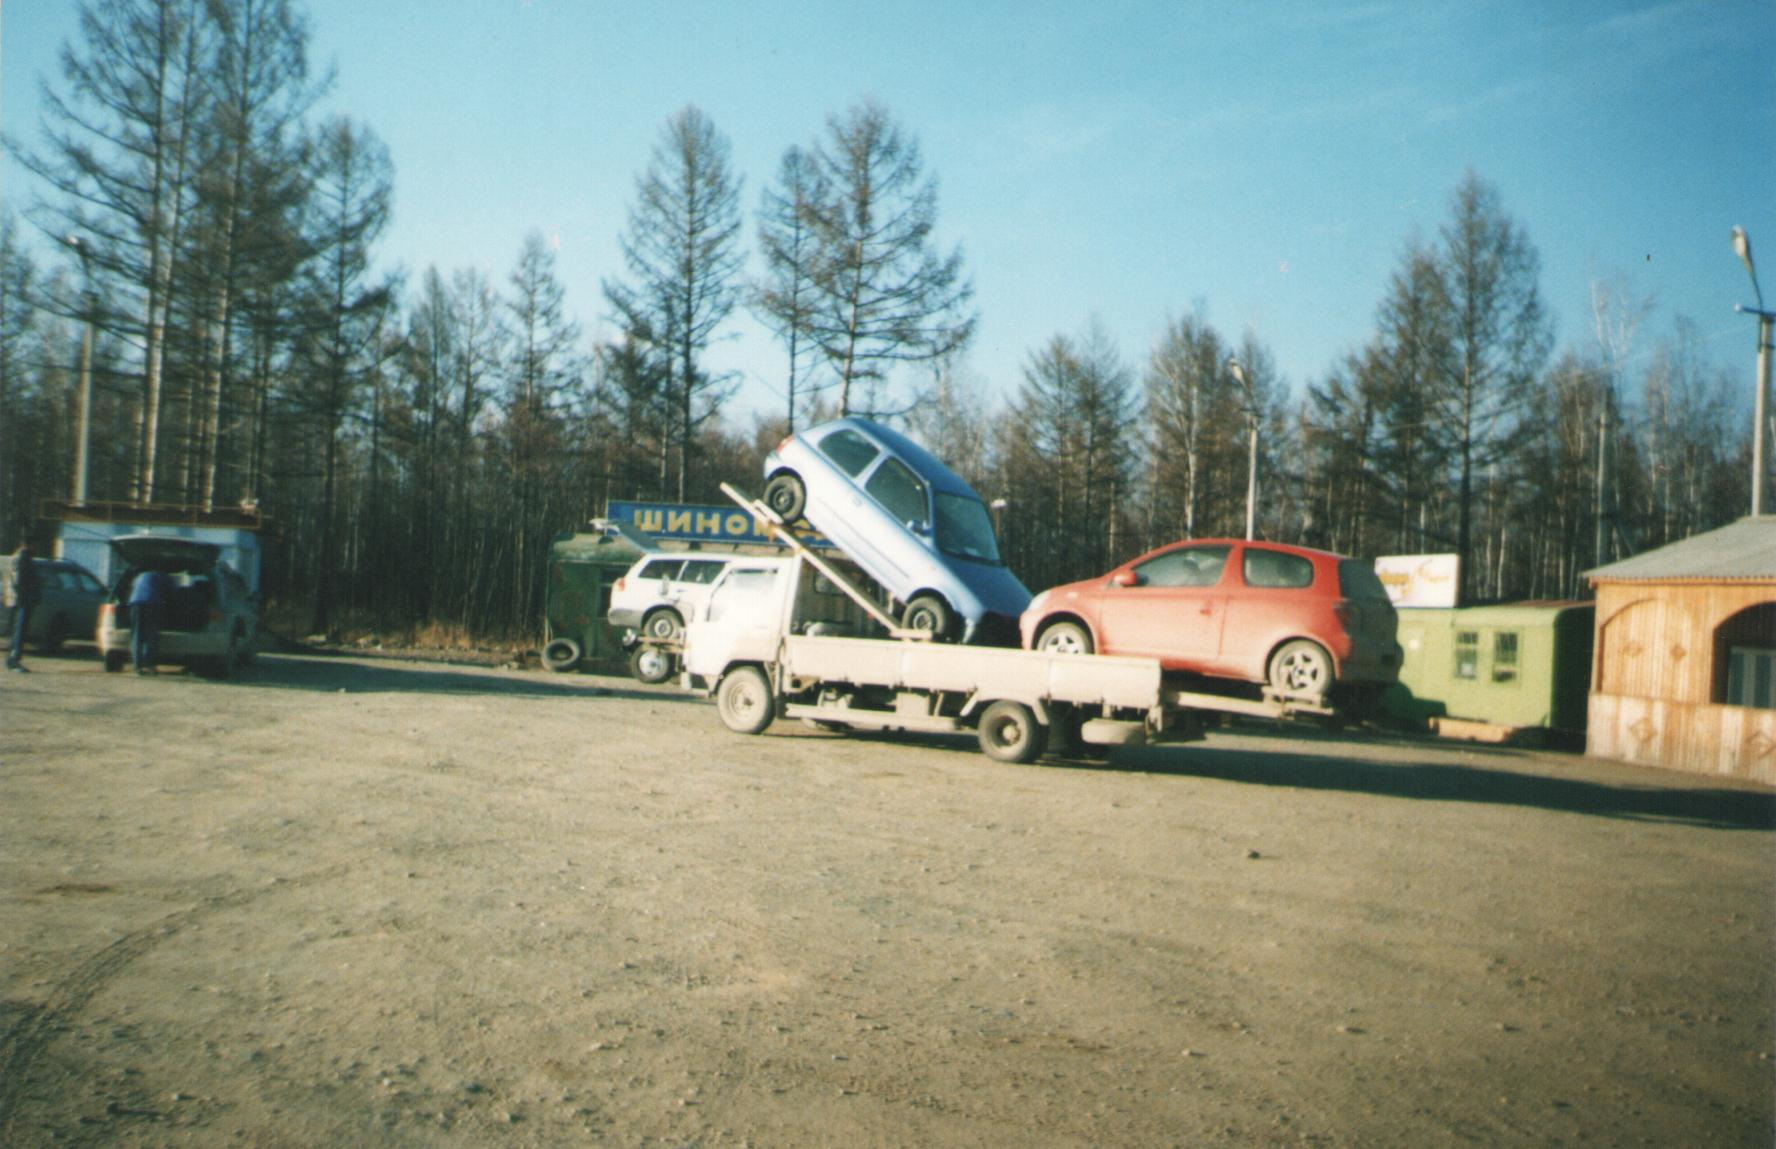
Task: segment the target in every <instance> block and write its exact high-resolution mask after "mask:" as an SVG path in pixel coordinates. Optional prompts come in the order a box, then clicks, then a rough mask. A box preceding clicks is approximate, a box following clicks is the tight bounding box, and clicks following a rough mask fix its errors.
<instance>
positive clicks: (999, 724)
mask: <svg viewBox="0 0 1776 1149" xmlns="http://www.w3.org/2000/svg"><path fill="white" fill-rule="evenodd" d="M1047 734H1048V732H1047V730H1046V728H1044V727H1043V725H1042V723H1040V722H1038V721H1036V714H1035V712H1034V711H1032V710H1031V709H1030V708H1029V707H1028V706H1025V705H1024V704H1023V703H1021V702H1012V701H1011V700H1010V699H1006V698H1001V699H1000V700H999V701H998V702H995V703H993V704H992V705H991V706H989V707H987V709H986V710H985V711H984V712H983V713H982V714H981V720H980V747H981V752H982V753H984V754H985V755H986V756H987V757H988V758H991V759H993V760H994V761H995V762H1015V763H1018V764H1020V765H1021V764H1023V763H1026V762H1034V761H1036V759H1038V758H1040V757H1042V750H1043V747H1044V746H1045V745H1046V744H1047V742H1048V737H1047Z"/></svg>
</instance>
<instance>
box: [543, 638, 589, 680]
mask: <svg viewBox="0 0 1776 1149" xmlns="http://www.w3.org/2000/svg"><path fill="white" fill-rule="evenodd" d="M579 664H580V644H579V643H577V642H575V641H574V640H573V639H571V638H552V639H550V640H549V641H548V642H547V643H546V644H545V645H544V646H543V667H544V668H545V669H547V670H552V671H554V672H555V673H556V674H566V673H567V672H568V671H570V670H572V669H573V668H574V667H576V666H578V665H579Z"/></svg>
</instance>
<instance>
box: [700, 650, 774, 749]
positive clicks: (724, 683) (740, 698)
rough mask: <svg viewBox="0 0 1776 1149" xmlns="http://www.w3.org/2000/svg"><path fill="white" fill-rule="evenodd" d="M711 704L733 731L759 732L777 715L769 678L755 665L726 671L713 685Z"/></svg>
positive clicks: (744, 732) (737, 732)
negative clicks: (714, 685)
mask: <svg viewBox="0 0 1776 1149" xmlns="http://www.w3.org/2000/svg"><path fill="white" fill-rule="evenodd" d="M715 708H716V710H717V711H719V712H720V713H721V720H722V722H723V724H724V725H726V726H727V728H728V729H729V730H732V731H733V732H734V733H736V734H762V733H764V730H765V727H767V726H769V725H771V720H772V719H773V718H776V717H777V702H776V700H775V699H774V698H772V697H771V683H770V680H769V679H767V678H766V677H765V672H764V671H762V670H760V669H759V668H758V667H756V666H742V667H739V668H737V669H734V670H730V671H728V673H727V676H726V677H725V678H723V679H722V680H721V685H720V686H719V687H717V688H716V691H715Z"/></svg>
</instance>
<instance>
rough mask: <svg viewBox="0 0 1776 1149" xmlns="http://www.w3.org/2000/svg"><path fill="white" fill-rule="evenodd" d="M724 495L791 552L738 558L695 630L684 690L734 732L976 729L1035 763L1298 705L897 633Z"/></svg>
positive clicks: (1142, 668)
mask: <svg viewBox="0 0 1776 1149" xmlns="http://www.w3.org/2000/svg"><path fill="white" fill-rule="evenodd" d="M723 490H724V491H725V492H726V493H727V494H728V496H729V497H730V498H732V499H734V501H735V502H737V503H739V504H740V505H741V506H742V507H744V508H745V509H746V510H748V511H749V512H751V513H752V514H753V515H754V517H755V518H757V519H758V520H759V521H760V522H761V523H764V524H767V525H768V526H769V527H770V528H771V529H772V530H773V532H774V533H775V535H776V536H777V538H778V539H779V541H781V542H782V543H784V545H785V546H786V547H787V548H788V549H789V553H788V554H787V555H785V556H784V557H781V558H761V559H756V560H742V561H737V562H734V563H732V564H730V566H729V569H728V570H727V572H725V573H724V574H723V575H722V576H721V579H720V580H719V581H718V582H717V584H716V587H715V589H714V591H713V592H712V593H711V595H710V599H709V602H708V604H707V605H706V606H705V607H704V609H703V610H702V611H700V612H699V613H698V615H697V617H696V618H695V619H694V620H692V622H691V623H690V625H689V626H688V628H687V630H686V635H685V651H684V676H683V681H684V684H685V685H686V687H687V688H689V689H692V690H698V691H701V692H704V693H707V694H713V695H714V697H715V700H716V706H717V709H718V711H719V712H720V714H721V719H722V722H723V723H724V724H726V725H727V727H728V728H729V729H730V730H734V731H736V732H737V733H742V734H759V733H762V732H763V731H764V730H765V729H766V728H767V727H769V726H770V725H771V723H772V722H773V721H775V720H776V719H777V718H779V717H782V718H799V719H802V720H804V721H806V722H808V723H810V724H813V725H816V726H820V727H823V728H827V729H854V728H863V729H876V730H908V731H919V732H928V733H968V732H973V733H974V734H975V736H976V737H977V738H978V739H979V742H980V747H981V749H982V751H984V752H985V753H986V754H987V755H988V756H989V757H992V758H994V759H997V760H999V761H1002V762H1031V761H1034V760H1035V759H1036V758H1037V757H1039V756H1040V755H1041V754H1042V752H1043V751H1044V749H1046V748H1047V747H1048V745H1049V744H1050V742H1051V739H1052V738H1053V736H1054V735H1056V734H1058V735H1059V739H1057V740H1058V741H1061V742H1064V743H1067V744H1075V743H1080V744H1083V746H1084V747H1085V748H1089V747H1093V746H1098V747H1104V746H1116V745H1134V744H1141V743H1150V742H1187V741H1195V740H1198V739H1200V738H1201V737H1202V731H1201V723H1200V718H1201V715H1202V714H1203V713H1205V712H1210V711H1221V712H1228V711H1232V712H1236V713H1245V714H1253V715H1259V716H1263V717H1287V716H1288V715H1289V714H1290V713H1291V712H1292V709H1291V705H1290V704H1289V703H1287V702H1279V701H1266V702H1255V701H1254V702H1249V701H1245V700H1241V699H1230V698H1222V697H1220V696H1217V695H1207V694H1192V693H1186V692H1182V691H1178V690H1174V689H1171V688H1169V687H1168V686H1167V684H1166V682H1165V678H1164V675H1163V673H1162V672H1161V669H1160V664H1159V661H1158V660H1157V659H1152V658H1122V657H1111V656H1105V655H1077V654H1048V653H1043V652H1040V651H1029V650H1007V649H1000V648H994V647H978V646H959V645H950V644H945V643H939V642H932V641H929V635H928V634H926V633H925V632H923V631H904V630H900V629H899V628H898V627H897V626H896V624H895V622H894V620H893V618H892V617H891V616H890V615H889V614H888V613H887V612H886V611H884V610H882V609H881V607H880V606H879V605H877V604H876V603H875V602H874V601H873V600H872V599H871V597H870V596H869V595H868V594H867V593H865V592H864V591H863V590H861V589H860V588H859V587H858V586H857V585H856V583H855V582H854V581H853V579H852V578H850V577H849V576H848V574H847V573H846V571H845V570H844V564H843V562H842V560H836V559H835V557H834V556H832V555H831V554H830V553H829V554H826V555H821V554H818V553H816V552H814V551H813V550H811V549H810V548H808V547H806V546H804V545H803V544H802V543H801V541H800V540H799V539H798V538H797V537H796V536H795V534H794V533H793V532H792V531H790V530H789V529H787V528H786V527H785V526H784V525H783V524H782V523H781V522H780V521H779V520H778V519H777V517H776V516H775V515H774V514H773V513H772V512H771V511H770V509H769V508H768V507H766V506H765V505H764V504H763V503H762V502H757V501H754V500H750V499H747V498H746V497H745V496H743V495H741V494H740V493H739V492H737V491H735V490H733V489H732V488H731V487H725V486H724V487H723ZM1294 709H1300V708H1299V707H1295V708H1294Z"/></svg>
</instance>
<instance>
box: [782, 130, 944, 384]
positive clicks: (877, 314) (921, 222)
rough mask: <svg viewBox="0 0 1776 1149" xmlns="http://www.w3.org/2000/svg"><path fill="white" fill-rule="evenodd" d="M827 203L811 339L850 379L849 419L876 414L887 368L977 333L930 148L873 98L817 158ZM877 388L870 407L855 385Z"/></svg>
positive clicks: (821, 204)
mask: <svg viewBox="0 0 1776 1149" xmlns="http://www.w3.org/2000/svg"><path fill="white" fill-rule="evenodd" d="M813 160H814V165H815V170H816V173H817V180H818V183H817V185H816V186H817V187H818V189H819V191H820V197H819V199H818V200H817V201H816V202H815V203H814V204H813V205H812V209H811V213H810V221H811V223H812V225H813V237H814V242H815V245H816V256H815V261H814V285H815V288H816V292H817V296H816V304H815V306H814V308H813V311H812V314H811V317H810V318H811V323H812V334H813V336H814V339H815V342H816V344H817V345H818V346H819V348H820V353H821V355H822V357H823V358H824V359H825V360H826V362H827V364H828V365H829V366H830V367H831V368H832V371H833V374H834V375H835V376H837V378H838V383H839V411H840V413H841V414H847V413H850V412H851V411H853V410H855V409H862V410H865V411H869V412H875V411H877V410H878V409H879V407H880V405H881V404H880V402H879V400H880V391H879V388H880V385H881V384H882V382H883V380H884V376H885V373H886V371H887V369H888V368H889V367H890V366H891V365H893V364H895V363H901V362H919V361H924V360H930V359H935V358H939V357H941V356H944V355H948V354H950V353H952V352H954V351H955V350H957V349H958V348H960V347H961V346H963V345H964V344H965V343H967V342H968V340H969V338H970V337H971V336H972V335H973V333H974V324H975V316H974V314H973V313H972V312H971V311H970V310H969V309H968V303H969V300H970V298H971V297H972V296H973V288H972V287H971V286H970V285H969V283H968V281H967V280H966V279H964V278H963V275H962V252H961V249H960V248H957V249H955V250H954V251H952V252H951V253H950V254H949V255H947V256H940V255H939V254H938V252H937V251H936V249H935V244H934V241H933V237H932V232H933V230H934V229H935V228H936V226H937V183H936V181H935V180H928V179H925V178H924V167H923V163H922V161H921V159H920V156H919V145H918V143H917V142H916V141H915V140H914V139H913V138H912V137H911V136H909V135H907V134H906V133H904V132H903V131H901V129H900V127H899V126H898V125H896V124H895V123H894V121H893V119H891V118H890V117H889V115H888V112H887V111H886V110H885V109H883V108H882V107H881V106H880V105H879V104H876V103H875V102H873V101H869V100H866V101H864V102H863V103H861V104H858V105H855V106H854V107H852V108H851V109H850V110H849V111H848V112H846V113H845V114H844V115H843V116H836V115H835V116H831V117H829V118H828V119H827V124H826V135H825V136H824V137H823V138H822V139H821V141H820V142H819V144H818V145H817V146H816V147H815V149H814V152H813ZM859 384H864V385H866V387H867V388H868V391H867V392H866V394H865V396H864V402H863V404H862V405H861V408H860V407H859V405H858V403H857V402H856V399H857V396H856V395H855V394H854V389H855V388H856V387H857V386H858V385H859Z"/></svg>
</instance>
